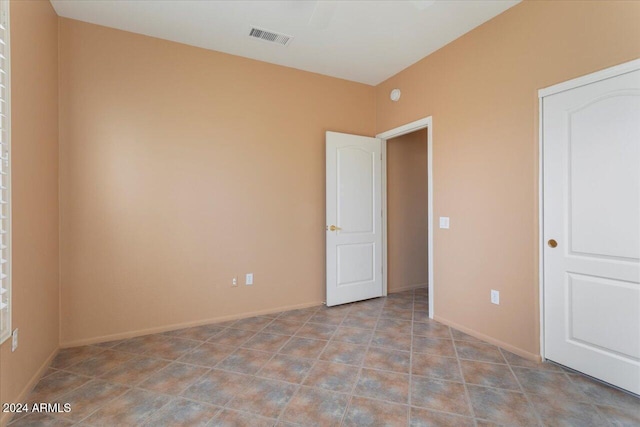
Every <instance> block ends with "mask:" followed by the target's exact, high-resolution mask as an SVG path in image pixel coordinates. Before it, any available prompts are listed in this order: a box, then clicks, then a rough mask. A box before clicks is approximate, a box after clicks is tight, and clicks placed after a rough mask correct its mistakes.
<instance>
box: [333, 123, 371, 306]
mask: <svg viewBox="0 0 640 427" xmlns="http://www.w3.org/2000/svg"><path fill="white" fill-rule="evenodd" d="M326 142H327V158H326V162H327V227H326V235H327V306H332V305H338V304H345V303H348V302H353V301H360V300H364V299H368V298H375V297H379V296H382V293H383V290H382V159H381V153H382V151H381V147H382V142H381V140H379V139H377V138H368V137H365V136H358V135H347V134H344V133H337V132H327V141H326Z"/></svg>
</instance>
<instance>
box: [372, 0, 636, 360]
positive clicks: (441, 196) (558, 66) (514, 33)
mask: <svg viewBox="0 0 640 427" xmlns="http://www.w3.org/2000/svg"><path fill="white" fill-rule="evenodd" d="M638 22H640V2H614V1H607V2H592V1H586V2H577V1H555V2H552V1H525V2H523V3H521V4H519V5H517V6H515V7H514V8H512V9H510V10H508V11H506V12H505V13H503V14H501V15H499V16H497V17H496V18H494V19H493V20H491V21H489V22H488V23H486V24H484V25H482V26H480V27H478V28H477V29H475V30H473V31H471V32H470V33H468V34H466V35H465V36H463V37H461V38H459V39H457V40H456V41H454V42H453V43H451V44H449V45H448V46H446V47H444V48H442V49H440V50H439V51H437V52H435V53H434V54H432V55H430V56H429V57H427V58H425V59H423V60H421V61H420V62H418V63H416V64H415V65H413V66H411V67H409V68H408V69H406V70H404V71H402V72H401V73H399V74H397V75H396V76H394V77H392V78H390V79H389V80H387V81H386V82H383V83H382V84H380V85H379V86H378V87H377V88H376V94H377V97H376V100H377V103H376V107H377V108H376V110H377V131H378V132H382V131H386V130H388V129H392V128H394V127H397V126H399V125H402V124H404V123H408V122H411V121H413V120H416V119H418V118H421V117H425V116H433V143H434V146H433V163H434V179H433V185H434V195H433V196H434V209H435V210H434V216H435V217H436V218H437V217H439V216H449V217H451V229H450V230H440V229H437V228H436V230H435V235H434V239H435V242H434V258H435V259H434V263H435V267H434V275H435V277H434V286H435V290H434V293H435V310H434V311H435V314H436V317H437V318H438V319H440V320H443V321H445V322H449V323H452V324H456V325H459V326H462V327H463V328H466V329H470V330H473V331H475V332H476V333H480V334H483V335H486V336H488V337H491V338H493V339H494V340H496V341H499V342H502V343H505V344H507V345H509V346H512V347H513V348H515V349H519V350H522V351H524V352H528V353H530V354H538V346H539V345H538V344H539V330H538V329H539V318H538V317H539V316H538V310H539V308H538V274H537V271H538V258H537V251H538V246H537V237H538V226H537V224H538V215H537V212H538V205H537V198H538V188H537V182H538V175H537V168H538V157H537V153H538V122H537V117H538V98H537V90H538V89H540V88H543V87H546V86H549V85H552V84H554V83H559V82H562V81H565V80H568V79H571V78H574V77H577V76H580V75H584V74H588V73H590V72H593V71H596V70H599V69H602V68H606V67H609V66H613V65H616V64H619V63H621V62H625V61H629V60H632V59H635V58H638V57H640V26H639V25H638ZM392 88H400V89H401V90H402V98H401V100H400V101H399V102H397V103H393V102H391V101H390V100H389V98H388V95H389V91H390V90H391V89H392ZM490 289H498V290H500V291H501V294H500V297H501V298H500V303H501V304H500V305H499V306H496V305H492V304H490V302H489V292H490Z"/></svg>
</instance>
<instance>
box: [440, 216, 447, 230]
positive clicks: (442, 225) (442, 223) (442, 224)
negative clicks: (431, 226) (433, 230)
mask: <svg viewBox="0 0 640 427" xmlns="http://www.w3.org/2000/svg"><path fill="white" fill-rule="evenodd" d="M440 228H449V217H448V216H441V217H440Z"/></svg>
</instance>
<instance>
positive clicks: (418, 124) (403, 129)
mask: <svg viewBox="0 0 640 427" xmlns="http://www.w3.org/2000/svg"><path fill="white" fill-rule="evenodd" d="M421 129H427V189H428V190H427V192H428V194H427V212H428V213H427V217H428V218H427V258H428V260H427V265H428V269H429V272H428V282H429V283H428V287H429V295H428V298H429V318H430V319H433V313H434V308H433V305H434V304H433V301H434V298H433V116H429V117H424V118H422V119H419V120H416V121H414V122H411V123H407V124H405V125H402V126H399V127H396V128H393V129H390V130H388V131H386V132H382V133H379V134H377V135H376V138H379V139H381V140H382V293H383V295H384V296H387V272H388V269H387V267H388V266H387V140H388V139H392V138H397V137H399V136H402V135H406V134H408V133H411V132H415V131H418V130H421Z"/></svg>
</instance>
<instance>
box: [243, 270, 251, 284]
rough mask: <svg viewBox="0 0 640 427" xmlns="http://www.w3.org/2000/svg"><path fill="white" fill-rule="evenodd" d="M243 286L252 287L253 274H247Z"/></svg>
mask: <svg viewBox="0 0 640 427" xmlns="http://www.w3.org/2000/svg"><path fill="white" fill-rule="evenodd" d="M244 284H245V285H247V286H251V285H253V273H247V275H246V277H245V280H244Z"/></svg>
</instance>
